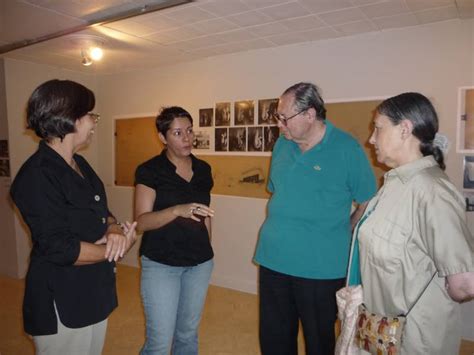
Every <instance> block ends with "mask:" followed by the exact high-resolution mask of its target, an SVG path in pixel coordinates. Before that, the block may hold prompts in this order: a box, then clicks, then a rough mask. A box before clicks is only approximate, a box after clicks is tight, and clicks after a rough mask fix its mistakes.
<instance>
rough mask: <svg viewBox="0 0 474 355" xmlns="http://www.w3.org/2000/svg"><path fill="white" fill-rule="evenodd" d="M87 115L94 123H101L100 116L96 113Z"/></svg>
mask: <svg viewBox="0 0 474 355" xmlns="http://www.w3.org/2000/svg"><path fill="white" fill-rule="evenodd" d="M87 114H88V115H89V116H90V117H91V118H92V119H93V120H94V123H99V121H100V114H98V113H94V112H88V113H87Z"/></svg>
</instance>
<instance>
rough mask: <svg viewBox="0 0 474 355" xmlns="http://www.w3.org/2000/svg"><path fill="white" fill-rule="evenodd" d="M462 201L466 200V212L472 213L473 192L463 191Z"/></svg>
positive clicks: (473, 203)
mask: <svg viewBox="0 0 474 355" xmlns="http://www.w3.org/2000/svg"><path fill="white" fill-rule="evenodd" d="M464 199H465V200H466V211H467V212H474V192H473V191H464Z"/></svg>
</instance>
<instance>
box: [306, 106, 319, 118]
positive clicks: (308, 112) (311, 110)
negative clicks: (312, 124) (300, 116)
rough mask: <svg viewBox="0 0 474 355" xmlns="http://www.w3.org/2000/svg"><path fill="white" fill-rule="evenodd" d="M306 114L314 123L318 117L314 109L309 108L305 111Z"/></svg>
mask: <svg viewBox="0 0 474 355" xmlns="http://www.w3.org/2000/svg"><path fill="white" fill-rule="evenodd" d="M306 112H307V114H308V115H309V117H311V118H312V119H314V120H315V121H316V120H317V119H318V115H317V114H316V110H315V109H314V107H310V108H309V109H308V110H306Z"/></svg>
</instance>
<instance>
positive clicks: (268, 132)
mask: <svg viewBox="0 0 474 355" xmlns="http://www.w3.org/2000/svg"><path fill="white" fill-rule="evenodd" d="M279 135H280V129H279V128H278V127H277V126H267V127H263V150H264V151H265V152H271V151H272V150H273V146H274V145H275V142H276V140H277V139H278V136H279Z"/></svg>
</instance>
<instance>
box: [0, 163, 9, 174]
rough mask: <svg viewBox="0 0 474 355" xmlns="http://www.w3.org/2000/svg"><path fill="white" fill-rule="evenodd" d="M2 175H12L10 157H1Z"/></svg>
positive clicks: (0, 169) (0, 168) (0, 172)
mask: <svg viewBox="0 0 474 355" xmlns="http://www.w3.org/2000/svg"><path fill="white" fill-rule="evenodd" d="M0 176H10V160H9V159H0Z"/></svg>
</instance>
